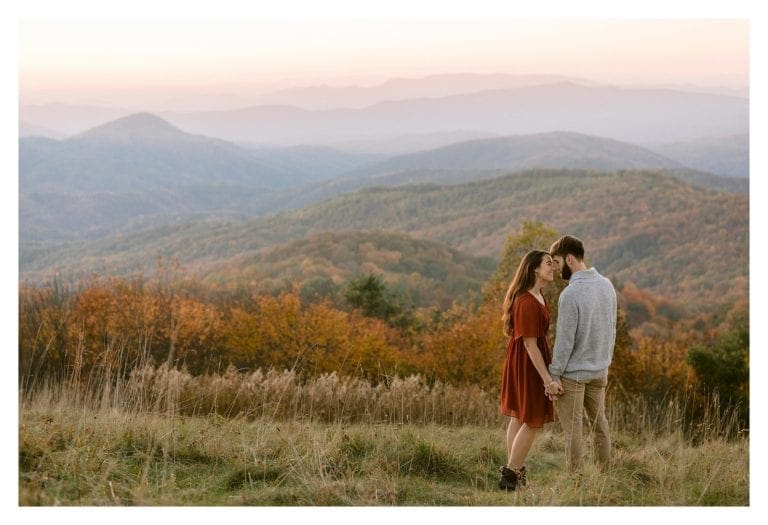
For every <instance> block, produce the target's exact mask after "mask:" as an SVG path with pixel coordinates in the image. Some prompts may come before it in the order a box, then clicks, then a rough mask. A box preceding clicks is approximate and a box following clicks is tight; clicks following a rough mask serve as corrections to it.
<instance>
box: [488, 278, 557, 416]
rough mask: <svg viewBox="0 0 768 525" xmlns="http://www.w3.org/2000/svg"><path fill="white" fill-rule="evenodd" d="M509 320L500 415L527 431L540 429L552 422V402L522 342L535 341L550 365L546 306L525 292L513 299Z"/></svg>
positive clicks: (547, 310)
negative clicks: (515, 421) (526, 340)
mask: <svg viewBox="0 0 768 525" xmlns="http://www.w3.org/2000/svg"><path fill="white" fill-rule="evenodd" d="M512 318H513V321H514V325H513V328H512V337H510V338H509V342H508V343H507V359H506V363H505V364H504V375H503V377H502V381H501V412H502V413H503V414H504V415H505V416H511V417H515V418H517V419H519V420H520V421H522V422H524V423H526V424H527V425H528V426H529V427H532V428H541V427H543V426H544V423H548V422H550V421H554V415H553V410H552V401H550V400H549V399H547V396H546V395H545V393H544V381H543V380H542V379H541V376H540V375H539V373H538V372H537V371H536V367H534V366H533V361H531V358H530V357H529V356H528V351H527V350H526V349H525V345H524V344H523V338H524V337H535V338H536V341H537V343H538V345H539V350H540V351H541V355H542V357H543V358H544V363H545V364H546V365H547V366H549V363H550V362H552V355H551V353H550V350H549V345H548V344H547V331H548V330H549V306H548V305H547V304H546V302H545V303H544V304H541V303H540V302H539V301H538V299H536V298H535V297H534V296H533V295H532V294H531V293H529V292H525V293H523V294H521V295H520V296H519V297H518V298H517V299H515V302H514V304H513V305H512Z"/></svg>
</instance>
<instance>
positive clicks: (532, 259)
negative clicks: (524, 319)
mask: <svg viewBox="0 0 768 525" xmlns="http://www.w3.org/2000/svg"><path fill="white" fill-rule="evenodd" d="M545 255H549V253H548V252H545V251H542V250H531V251H530V252H528V253H526V254H525V256H523V260H522V261H520V265H519V266H518V267H517V271H515V276H514V277H513V278H512V282H511V283H510V284H509V288H508V289H507V295H506V296H505V297H504V307H503V308H502V312H503V315H502V316H501V320H502V322H503V323H504V335H506V336H511V335H512V333H513V331H512V328H513V325H514V316H513V315H512V308H513V306H514V304H515V299H516V298H517V296H519V295H520V294H521V293H523V292H525V291H527V290H530V289H531V288H533V285H534V284H536V268H538V267H539V266H540V265H541V261H543V260H544V256H545Z"/></svg>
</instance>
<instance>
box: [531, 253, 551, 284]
mask: <svg viewBox="0 0 768 525" xmlns="http://www.w3.org/2000/svg"><path fill="white" fill-rule="evenodd" d="M536 273H537V274H538V275H539V277H541V278H542V279H544V280H545V281H547V282H552V281H554V280H555V263H554V262H553V261H552V257H550V256H549V255H545V256H544V258H543V259H542V260H541V264H540V265H539V267H538V268H536Z"/></svg>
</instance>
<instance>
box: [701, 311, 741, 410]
mask: <svg viewBox="0 0 768 525" xmlns="http://www.w3.org/2000/svg"><path fill="white" fill-rule="evenodd" d="M688 363H689V364H690V365H691V367H693V369H694V371H695V372H696V375H697V376H698V378H699V382H700V383H701V384H702V386H703V387H704V388H705V389H706V390H708V391H709V392H712V393H715V392H716V393H717V394H718V395H719V396H720V399H721V401H724V402H725V403H727V404H729V405H733V404H746V403H747V402H748V401H749V326H748V321H747V319H746V316H740V317H739V318H738V319H737V320H736V324H735V326H734V327H733V328H732V329H731V330H730V331H729V332H727V333H725V334H724V335H722V336H721V337H720V338H718V339H717V340H716V341H715V342H714V343H712V344H711V345H709V346H697V347H693V348H691V350H690V351H689V352H688Z"/></svg>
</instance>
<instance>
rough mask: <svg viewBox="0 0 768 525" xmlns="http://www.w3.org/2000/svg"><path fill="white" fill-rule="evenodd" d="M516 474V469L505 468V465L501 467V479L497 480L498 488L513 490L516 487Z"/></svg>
mask: <svg viewBox="0 0 768 525" xmlns="http://www.w3.org/2000/svg"><path fill="white" fill-rule="evenodd" d="M517 482H518V475H517V471H515V470H513V469H511V468H507V466H506V465H504V466H502V467H501V479H500V480H499V488H500V489H501V490H515V489H516V488H517Z"/></svg>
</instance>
